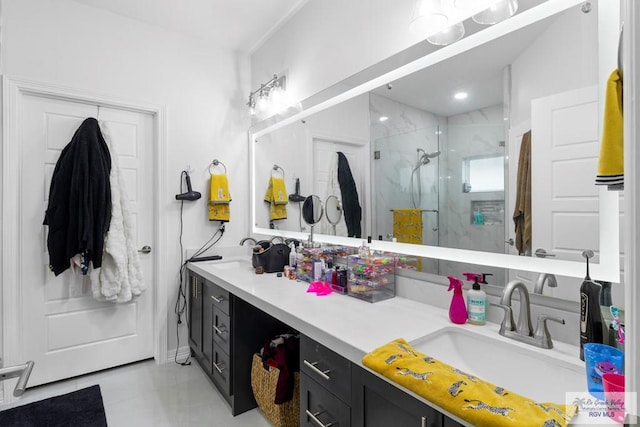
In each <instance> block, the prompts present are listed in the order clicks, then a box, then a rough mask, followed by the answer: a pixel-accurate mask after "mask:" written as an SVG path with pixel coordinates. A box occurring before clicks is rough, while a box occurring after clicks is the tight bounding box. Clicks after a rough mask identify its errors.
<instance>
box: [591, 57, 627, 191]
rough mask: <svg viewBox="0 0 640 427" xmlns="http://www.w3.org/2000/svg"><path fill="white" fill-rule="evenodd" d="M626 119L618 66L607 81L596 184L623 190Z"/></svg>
mask: <svg viewBox="0 0 640 427" xmlns="http://www.w3.org/2000/svg"><path fill="white" fill-rule="evenodd" d="M623 136H624V121H623V115H622V79H621V77H620V71H619V70H618V69H617V68H616V69H615V70H614V71H613V72H612V73H611V75H610V76H609V80H608V81H607V92H606V95H605V104H604V123H603V128H602V144H601V145H600V158H599V159H598V176H597V177H596V185H608V186H609V189H616V190H618V189H619V190H621V189H623V187H622V186H623V185H624V141H623Z"/></svg>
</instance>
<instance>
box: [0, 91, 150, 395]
mask: <svg viewBox="0 0 640 427" xmlns="http://www.w3.org/2000/svg"><path fill="white" fill-rule="evenodd" d="M22 105H23V109H22V111H21V114H22V119H21V120H20V123H21V125H20V129H19V137H20V140H21V142H20V144H21V150H22V151H21V155H20V157H21V162H22V168H21V183H20V185H21V191H20V193H21V197H20V200H21V201H20V203H21V206H20V211H21V212H22V220H21V222H20V225H19V235H20V241H21V246H20V248H18V250H19V256H20V260H21V261H20V265H21V266H20V276H21V280H20V283H18V284H16V285H17V286H20V287H21V298H20V299H21V307H20V309H19V311H20V313H21V317H20V320H21V329H22V340H21V342H22V345H21V354H22V356H23V357H24V359H25V360H29V359H30V360H33V361H35V368H34V370H33V372H32V375H31V378H30V380H29V386H35V385H38V384H43V383H48V382H52V381H57V380H60V379H64V378H69V377H73V376H76V375H81V374H85V373H88V372H93V371H97V370H101V369H105V368H109V367H113V366H118V365H122V364H125V363H130V362H133V361H137V360H142V359H146V358H149V357H153V305H152V302H153V284H154V280H153V279H154V278H153V276H152V272H153V265H152V264H153V256H152V254H144V253H140V261H141V264H142V267H143V272H144V278H145V283H146V285H147V291H146V292H145V293H143V294H142V295H141V296H140V297H139V298H138V299H136V300H133V301H132V302H130V303H125V304H113V303H105V302H98V301H96V300H94V299H93V298H92V292H91V285H90V283H89V282H88V278H87V280H84V279H85V278H84V277H83V276H82V275H79V274H74V273H72V272H71V271H70V270H67V271H66V272H64V273H63V274H61V275H60V276H58V277H55V276H54V275H53V273H51V272H50V271H49V268H48V260H49V258H48V254H47V252H46V237H47V233H46V228H45V227H44V226H43V225H42V221H43V218H44V212H45V209H46V206H47V203H48V192H49V184H50V182H51V176H52V173H53V169H54V167H55V164H56V162H57V160H58V157H59V155H60V152H61V150H62V149H63V148H64V147H65V145H66V144H67V143H68V142H69V141H70V140H71V137H72V136H73V133H74V132H75V130H76V129H77V128H78V126H79V125H80V124H81V123H82V121H83V120H84V119H85V118H87V117H98V118H99V119H100V120H104V121H105V122H107V125H108V128H109V130H110V134H111V136H112V145H113V151H115V152H116V153H117V155H118V159H119V160H120V167H121V169H122V171H123V174H124V177H125V181H126V190H127V192H128V194H129V197H130V199H131V207H132V210H133V212H134V214H135V217H136V226H137V244H138V247H141V246H143V245H149V246H151V247H153V239H152V226H153V211H152V206H153V199H152V197H153V194H152V193H153V191H152V188H153V186H152V181H151V177H152V171H153V165H151V164H150V161H151V159H152V156H151V154H152V150H153V146H152V144H153V117H152V116H151V115H149V114H143V113H138V112H131V111H124V110H117V109H113V108H105V107H102V108H98V107H97V106H96V105H89V104H86V103H79V102H72V101H68V100H61V99H55V98H49V97H39V96H36V95H26V94H25V95H24V99H23V103H22ZM113 151H112V153H111V154H112V156H114V155H115V153H114V152H113ZM5 286H7V284H5Z"/></svg>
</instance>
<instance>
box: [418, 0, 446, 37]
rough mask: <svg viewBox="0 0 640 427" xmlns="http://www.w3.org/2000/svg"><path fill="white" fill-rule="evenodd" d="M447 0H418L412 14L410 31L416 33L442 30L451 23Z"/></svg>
mask: <svg viewBox="0 0 640 427" xmlns="http://www.w3.org/2000/svg"><path fill="white" fill-rule="evenodd" d="M444 1H445V0H417V1H416V3H415V6H414V8H413V13H412V15H411V22H410V23H409V31H411V32H412V33H414V34H428V33H429V32H431V31H434V30H442V29H444V28H446V27H447V25H448V24H449V13H448V11H447V10H446V8H445V4H443V3H444Z"/></svg>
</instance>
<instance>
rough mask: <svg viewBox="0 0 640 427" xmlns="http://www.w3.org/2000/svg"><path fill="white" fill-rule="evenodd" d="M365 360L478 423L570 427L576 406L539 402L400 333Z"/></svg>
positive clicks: (484, 426) (496, 426) (485, 425)
mask: <svg viewBox="0 0 640 427" xmlns="http://www.w3.org/2000/svg"><path fill="white" fill-rule="evenodd" d="M362 363H363V364H364V366H366V367H368V368H369V369H371V370H373V371H376V372H379V373H380V374H382V375H384V376H385V377H387V378H389V379H390V380H392V381H394V382H396V383H398V384H400V385H402V386H404V387H406V388H408V389H409V390H411V391H413V392H414V393H416V394H418V395H420V396H422V397H424V398H425V399H427V400H428V401H430V402H433V403H435V404H436V405H438V406H440V407H441V408H442V409H445V410H446V411H449V412H450V413H452V414H454V415H456V416H458V417H460V418H462V419H464V420H465V421H468V422H469V423H471V424H473V425H474V426H478V427H499V426H534V425H535V426H542V425H553V426H566V425H567V423H568V422H569V421H570V420H571V418H573V416H574V415H575V414H576V412H577V407H576V406H575V405H562V404H555V403H537V402H535V401H533V400H531V399H528V398H526V397H524V396H520V395H518V394H516V393H513V392H511V391H509V390H506V389H504V388H502V387H498V386H496V385H494V384H491V383H489V382H487V381H484V380H482V379H480V378H478V377H475V376H473V375H470V374H467V373H465V372H463V371H461V370H459V369H456V368H454V367H453V366H450V365H447V364H446V363H443V362H440V361H439V360H436V359H434V358H432V357H429V356H427V355H425V354H423V353H420V352H419V351H416V350H415V349H414V348H412V347H411V346H410V345H409V344H408V343H407V341H405V340H403V339H402V338H399V339H397V340H394V341H391V342H390V343H388V344H385V345H383V346H382V347H379V348H377V349H376V350H373V351H372V352H371V353H368V354H366V355H365V356H364V357H363V359H362Z"/></svg>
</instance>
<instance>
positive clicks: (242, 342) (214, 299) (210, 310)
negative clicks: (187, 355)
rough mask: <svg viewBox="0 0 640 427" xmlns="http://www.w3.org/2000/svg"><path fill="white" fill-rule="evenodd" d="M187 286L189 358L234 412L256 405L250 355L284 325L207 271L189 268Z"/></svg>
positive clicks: (237, 412)
mask: <svg viewBox="0 0 640 427" xmlns="http://www.w3.org/2000/svg"><path fill="white" fill-rule="evenodd" d="M205 277H207V278H205ZM188 285H189V286H188V293H189V295H188V301H189V302H188V304H189V314H188V316H189V346H190V347H191V353H192V355H193V357H194V358H195V360H196V361H197V362H198V364H199V365H200V366H201V367H202V369H203V370H204V371H205V373H206V374H207V375H208V376H209V378H210V379H211V381H213V383H214V384H215V386H216V387H217V389H218V390H219V391H220V394H221V395H222V396H223V397H224V398H225V400H226V401H227V403H229V405H230V406H231V412H232V413H233V415H238V414H241V413H243V412H245V411H247V410H249V409H252V408H255V407H256V401H255V399H254V397H253V392H252V390H251V360H252V358H253V354H254V353H256V352H257V351H259V350H260V348H261V346H262V345H263V344H264V343H265V342H267V341H268V340H270V339H271V338H272V337H273V336H275V335H277V334H280V333H283V332H286V331H287V330H288V327H287V326H286V325H285V324H283V323H282V322H279V321H278V320H277V319H274V318H273V317H271V316H269V315H268V314H267V313H265V312H263V311H261V310H259V309H257V308H255V307H254V306H252V305H251V304H248V303H247V302H245V301H244V300H242V299H241V298H237V297H235V296H234V295H233V294H231V293H230V292H229V291H228V290H226V289H224V288H223V287H221V286H218V285H217V284H216V283H215V280H214V281H212V280H211V276H209V275H204V276H203V275H199V274H196V273H194V272H192V271H189V277H188Z"/></svg>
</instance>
